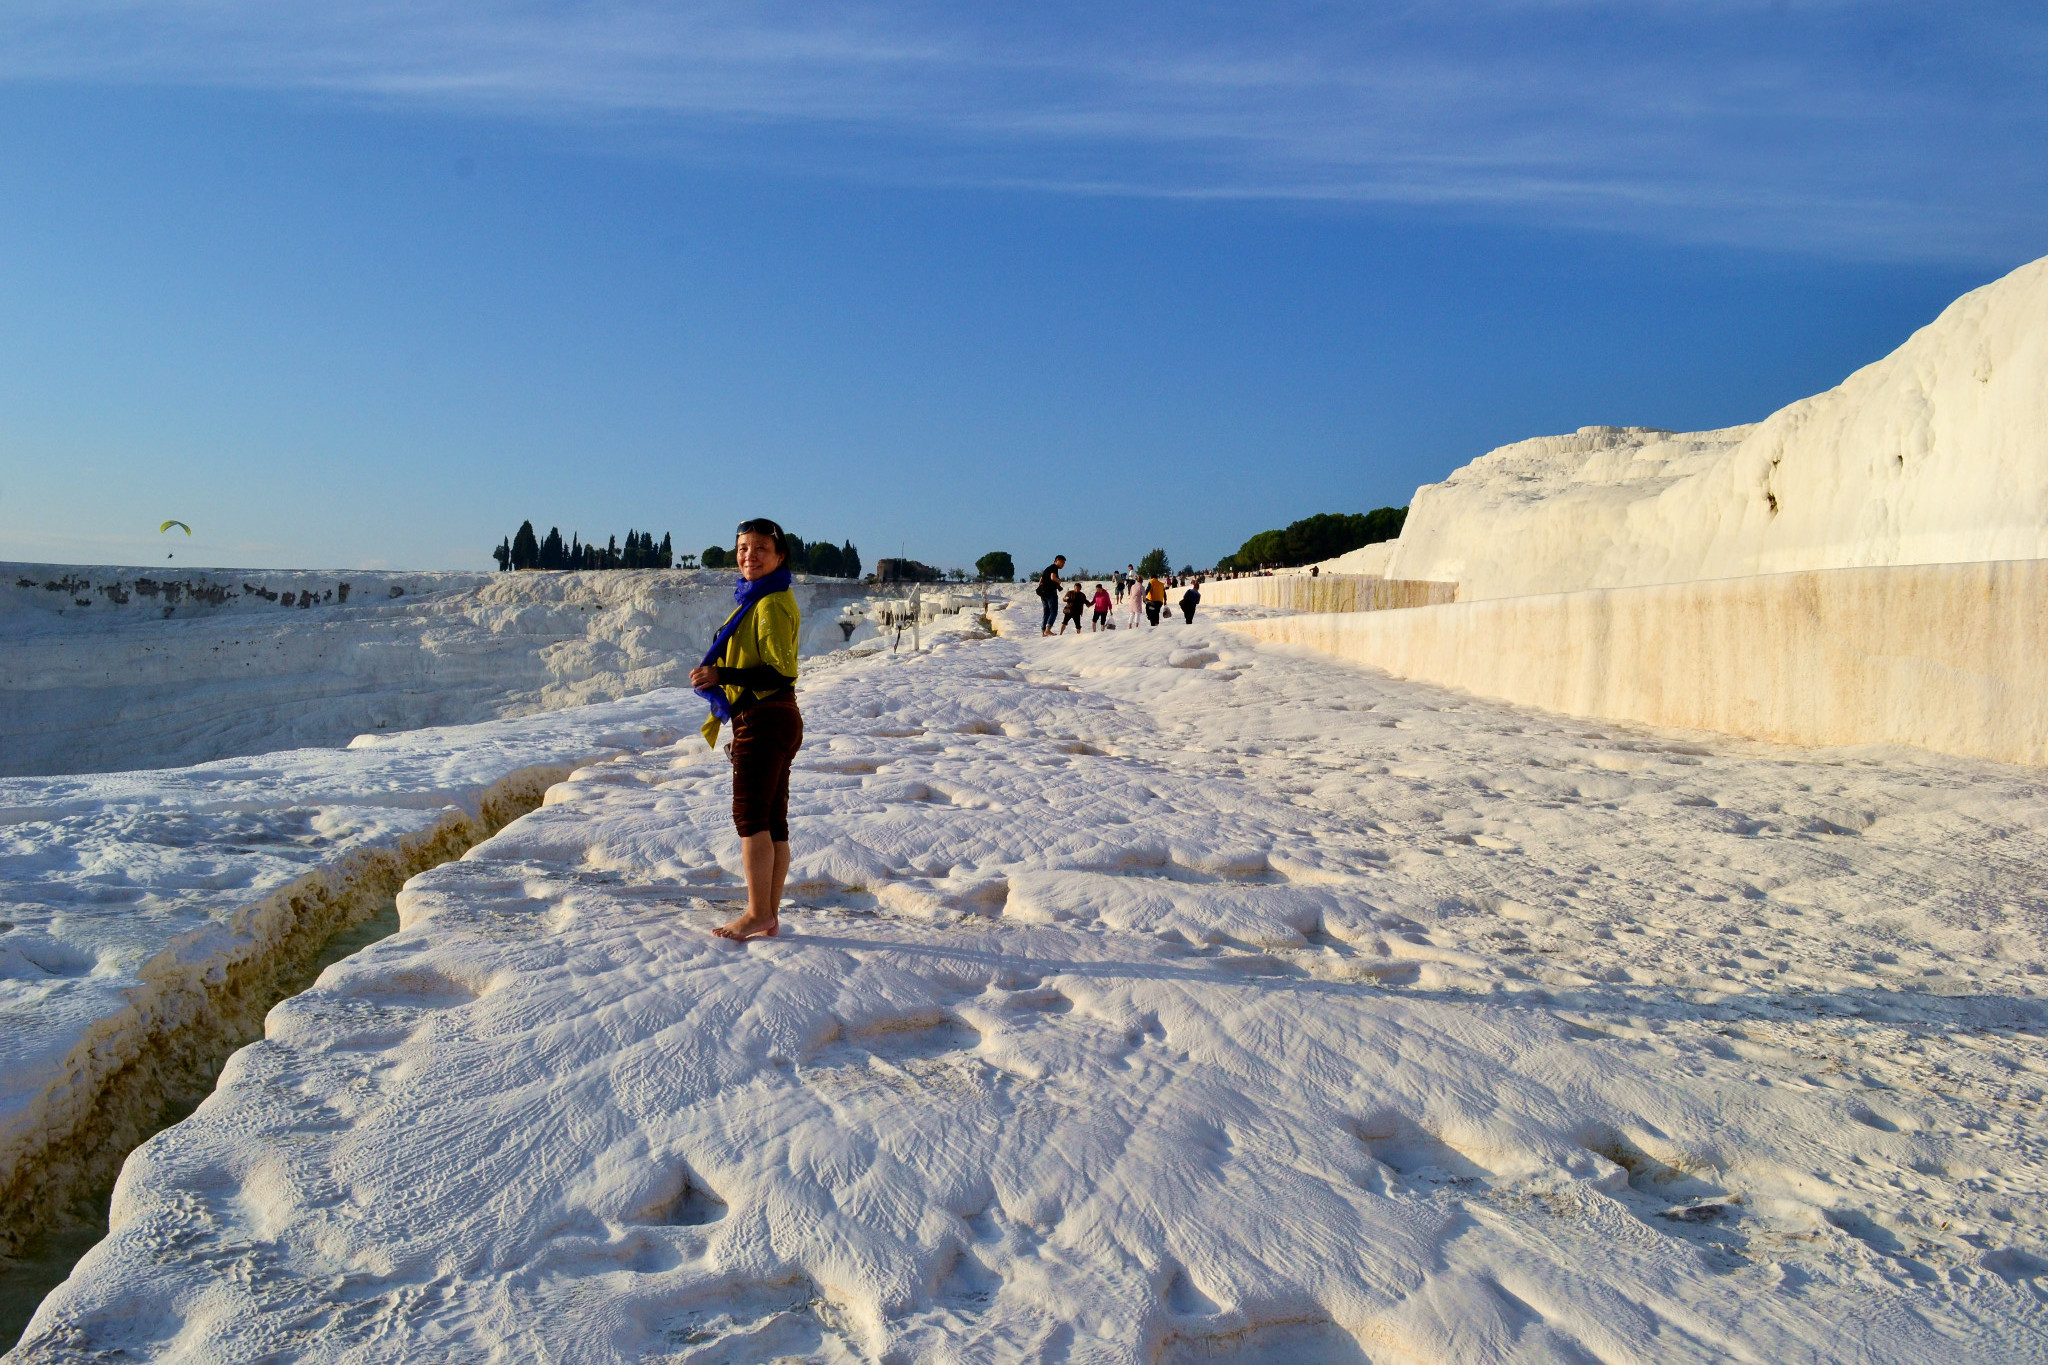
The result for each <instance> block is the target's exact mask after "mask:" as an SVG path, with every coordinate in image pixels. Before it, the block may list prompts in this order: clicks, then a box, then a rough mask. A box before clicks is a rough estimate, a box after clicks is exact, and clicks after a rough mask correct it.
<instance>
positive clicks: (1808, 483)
mask: <svg viewBox="0 0 2048 1365" xmlns="http://www.w3.org/2000/svg"><path fill="white" fill-rule="evenodd" d="M2043 557H2048V259H2043V260H2040V261H2035V262H2034V263H2033V264H2031V265H2027V266H2023V267H2022V268H2020V269H2019V270H2016V271H2014V272H2013V273H2012V274H2010V275H2008V276H2006V277H2005V278H2004V279H2001V280H1998V281H1996V282H1994V283H1992V284H1988V285H1986V286H1984V287H1983V288H1982V289H1977V290H1973V291H1972V292H1970V293H1968V294H1965V295H1964V296H1963V297H1962V298H1960V299H1958V300H1956V301H1955V302H1954V303H1953V304H1951V305H1949V307H1948V308H1946V309H1945V310H1943V312H1942V314H1941V316H1940V317H1938V318H1936V319H1935V320H1934V321H1933V322H1931V323H1929V324H1928V325H1927V326H1925V327H1923V328H1921V329H1920V330H1919V331H1918V332H1915V333H1914V334H1913V335H1912V337H1910V338H1909V339H1908V340H1907V341H1906V343H1905V344H1904V345H1902V346H1900V347H1899V348H1898V349H1897V350H1896V351H1894V352H1892V353H1891V354H1890V355H1888V356H1886V357H1885V358H1884V359H1882V360H1880V361H1877V362H1876V363H1875V364H1872V365H1867V366H1865V367H1864V368H1863V369H1861V370H1858V371H1857V372H1856V373H1855V374H1852V375H1850V376H1849V377H1848V378H1847V379H1846V380H1844V381H1843V382H1842V383H1841V384H1840V385H1838V386H1837V387H1835V388H1833V389H1830V390H1828V391H1827V392H1826V393H1822V394H1816V395H1814V396H1813V397H1811V398H1807V399H1802V400H1801V401H1800V402H1797V403H1794V404H1792V405H1791V406H1790V407H1787V408H1784V409H1781V410H1780V411H1778V412H1776V413H1773V414H1772V415H1771V416H1770V417H1768V418H1766V419H1765V420H1763V421H1762V422H1759V423H1756V424H1755V425H1753V426H1746V427H1729V428H1725V429H1723V430H1720V431H1702V432H1687V433H1672V432H1667V431H1658V430H1654V429H1650V428H1644V427H1584V428H1581V429H1580V430H1579V431H1577V432H1575V433H1573V434H1572V435H1569V436H1545V437H1538V438H1536V439H1534V440H1529V441H1521V442H1517V443H1516V444H1514V445H1510V446H1503V447H1502V448H1500V449H1499V450H1496V451H1493V452H1491V453H1490V454H1487V455H1484V456H1482V457H1481V458H1479V459H1477V460H1474V461H1473V462H1472V463H1471V464H1469V465H1466V466H1465V467H1464V468H1462V469H1459V470H1457V471H1456V472H1454V473H1453V474H1452V475H1451V476H1450V477H1449V478H1448V479H1446V480H1444V481H1443V482H1442V483H1438V484H1427V485H1424V486H1423V487H1422V488H1419V489H1417V490H1416V493H1415V499H1414V502H1413V504H1412V510H1411V511H1410V512H1409V514H1408V522H1407V525H1406V527H1405V528H1404V530H1403V532H1402V535H1401V539H1400V540H1399V541H1397V542H1395V544H1394V548H1393V550H1392V552H1391V555H1389V556H1388V558H1387V560H1386V561H1385V565H1384V567H1383V568H1377V569H1371V568H1368V569H1365V570H1364V571H1367V572H1373V571H1377V572H1382V573H1384V574H1385V575H1386V576H1388V577H1391V578H1410V579H1414V578H1420V579H1449V580H1455V581H1456V582H1457V583H1458V600H1460V601H1464V602H1469V601H1474V600H1479V599H1484V598H1491V597H1514V596H1521V595H1524V594H1531V593H1554V592H1574V591H1577V590H1580V589H1584V588H1610V587H1629V586H1637V585H1644V584H1652V583H1681V582H1689V581H1694V580H1698V579H1713V578H1734V577H1741V576H1744V575H1749V574H1763V573H1784V572H1791V571H1795V570H1803V569H1831V568H1858V567H1871V566H1882V565H1896V564H1944V563H1964V562H1977V561H1984V560H2004V559H2039V558H2043ZM1332 567H1333V568H1336V567H1338V566H1337V565H1335V564H1333V565H1332Z"/></svg>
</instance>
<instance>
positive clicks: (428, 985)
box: [336, 967, 483, 1010]
mask: <svg viewBox="0 0 2048 1365" xmlns="http://www.w3.org/2000/svg"><path fill="white" fill-rule="evenodd" d="M336 993H337V994H339V995H341V996H344V997H346V998H349V999H355V1000H361V1001H365V1002H367V1003H369V1004H373V1005H378V1006H382V1007H383V1008H385V1009H414V1010H446V1009H455V1008H458V1007H460V1006H462V1005H467V1004H469V1003H470V1002H471V1001H473V1000H475V999H476V998H477V997H478V996H480V995H482V994H483V991H482V990H479V989H477V988H475V987H472V986H469V985H467V984H465V983H463V982H461V981H458V980H456V979H455V978H454V977H452V976H449V975H447V974H445V973H443V972H440V971H437V970H436V969H434V968H432V967H407V968H405V969H403V970H401V971H396V972H386V973H384V974H382V975H380V976H371V977H356V978H352V979H345V980H344V981H342V982H340V983H338V985H337V990H336Z"/></svg>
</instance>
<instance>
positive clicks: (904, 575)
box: [875, 559, 945, 583]
mask: <svg viewBox="0 0 2048 1365" xmlns="http://www.w3.org/2000/svg"><path fill="white" fill-rule="evenodd" d="M944 577H945V574H944V573H942V572H941V571H939V570H938V569H934V568H933V567H932V566H931V565H929V564H920V563H918V562H917V561H916V560H914V559H883V560H877V561H876V563H875V581H876V582H877V583H937V582H939V581H940V580H941V579H943V578H944Z"/></svg>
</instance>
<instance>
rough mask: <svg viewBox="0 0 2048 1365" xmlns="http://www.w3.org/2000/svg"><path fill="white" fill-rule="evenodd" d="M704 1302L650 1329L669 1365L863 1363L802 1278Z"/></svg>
mask: <svg viewBox="0 0 2048 1365" xmlns="http://www.w3.org/2000/svg"><path fill="white" fill-rule="evenodd" d="M702 1297H703V1299H704V1301H703V1302H701V1303H697V1304H693V1305H691V1306H689V1307H683V1308H679V1309H677V1310H675V1311H672V1312H671V1313H669V1314H668V1315H667V1316H666V1317H664V1318H662V1319H660V1320H659V1321H657V1322H656V1323H655V1324H654V1325H653V1335H654V1337H655V1341H654V1343H652V1344H653V1345H654V1346H655V1347H656V1348H657V1349H655V1350H650V1351H646V1352H643V1353H642V1354H643V1357H652V1356H659V1358H660V1359H662V1360H664V1361H668V1362H671V1365H712V1362H718V1365H728V1362H735V1361H743V1360H747V1361H752V1360H828V1361H838V1360H862V1359H865V1358H866V1356H865V1355H864V1353H862V1352H861V1351H859V1350H858V1349H857V1348H856V1346H855V1343H853V1342H852V1341H849V1340H847V1339H846V1337H844V1336H843V1335H841V1334H840V1333H839V1332H838V1331H837V1330H835V1329H834V1328H832V1327H828V1326H827V1325H826V1324H825V1322H824V1320H823V1319H822V1317H821V1316H820V1310H822V1309H823V1307H824V1300H823V1299H822V1297H821V1296H820V1295H819V1293H818V1290H817V1286H815V1285H814V1284H812V1283H811V1282H810V1281H809V1280H806V1279H801V1278H799V1279H796V1280H793V1281H791V1282H790V1283H788V1284H780V1285H745V1286H740V1287H737V1288H735V1287H730V1286H721V1287H720V1288H718V1289H717V1290H716V1291H713V1292H710V1293H707V1294H705V1295H703V1296H702Z"/></svg>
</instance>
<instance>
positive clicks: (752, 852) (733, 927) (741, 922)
mask: <svg viewBox="0 0 2048 1365" xmlns="http://www.w3.org/2000/svg"><path fill="white" fill-rule="evenodd" d="M740 866H741V867H743V868H745V869H746V874H747V913H746V914H744V915H741V916H740V917H739V918H738V919H736V920H733V921H731V922H730V923H727V924H725V925H723V926H722V928H721V932H722V935H723V936H724V937H726V938H747V937H750V936H752V935H754V934H765V933H768V932H770V931H771V930H773V929H775V928H776V927H777V923H778V921H777V919H776V914H775V908H776V907H777V906H779V905H781V904H782V884H783V882H784V881H785V880H786V879H787V878H788V877H789V841H788V840H783V841H782V842H780V843H777V842H776V841H775V837H774V836H773V835H771V834H770V833H769V832H768V831H767V830H765V829H764V830H762V831H760V832H759V833H758V834H749V835H747V836H746V837H745V838H744V839H741V840H740Z"/></svg>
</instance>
